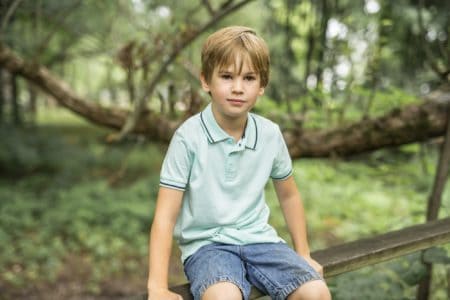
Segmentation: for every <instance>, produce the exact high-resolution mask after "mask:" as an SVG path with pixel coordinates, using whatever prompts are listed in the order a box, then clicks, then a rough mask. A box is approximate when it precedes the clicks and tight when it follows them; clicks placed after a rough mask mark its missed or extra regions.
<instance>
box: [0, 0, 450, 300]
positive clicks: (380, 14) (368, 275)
mask: <svg viewBox="0 0 450 300" xmlns="http://www.w3.org/2000/svg"><path fill="white" fill-rule="evenodd" d="M449 15H450V2H449V1H439V0H399V1H388V0H358V1H350V0H304V1H300V0H272V1H268V0H258V1H248V0H240V1H238V0H235V1H233V0H204V1H200V0H198V1H195V0H190V1H170V0H166V1H157V0H154V1H153V0H149V1H145V0H114V1H106V0H96V1H93V0H64V1H60V0H36V1H29V0H2V1H0V270H1V272H0V299H126V298H127V297H131V296H136V295H140V294H142V293H144V292H145V291H146V281H147V255H148V253H147V246H148V232H149V227H150V224H151V221H152V214H153V209H154V206H155V196H156V193H157V190H158V183H159V169H160V166H161V163H162V159H163V157H164V153H165V150H166V148H167V143H168V141H169V139H170V136H171V134H172V133H173V130H174V129H175V128H176V126H178V124H180V122H181V121H182V120H184V119H186V118H187V117H189V116H190V115H192V114H195V113H196V112H198V111H200V110H201V109H202V108H203V107H204V106H205V105H206V104H207V103H208V101H209V99H208V97H209V96H208V95H207V94H204V93H203V92H202V91H201V89H200V85H199V81H198V75H199V67H200V65H199V60H200V47H201V45H202V42H203V41H204V39H205V38H206V36H207V35H208V34H210V33H212V32H213V31H215V30H217V29H218V28H221V27H223V26H227V25H245V26H250V27H253V28H254V29H255V30H256V32H257V33H258V34H259V35H260V36H262V37H263V38H264V39H265V40H266V41H267V43H268V45H269V48H270V50H271V63H272V69H271V80H270V84H269V87H268V88H267V90H266V94H265V95H264V97H263V98H261V99H260V100H259V102H258V104H257V106H256V107H255V111H256V112H257V113H259V114H261V115H263V116H266V117H268V118H271V119H272V120H274V121H276V122H278V123H279V124H280V126H281V127H282V129H283V130H284V132H285V133H286V138H287V141H288V144H289V148H290V150H291V153H292V155H293V157H294V158H295V160H294V174H295V179H296V181H297V183H298V186H299V189H300V191H301V193H302V197H303V200H304V203H305V207H306V210H307V218H308V220H307V221H308V229H309V232H310V233H309V239H310V246H311V248H312V250H317V249H322V248H326V247H329V246H332V245H337V244H340V243H343V242H346V241H351V240H356V239H359V238H363V237H370V236H373V235H375V234H379V233H384V232H387V231H391V230H395V229H401V228H403V227H406V226H409V225H413V224H417V223H421V222H424V221H425V218H426V209H427V199H428V198H429V196H430V194H431V190H432V187H433V182H434V178H435V173H436V170H437V166H438V158H439V150H440V146H441V144H442V142H443V137H442V136H443V135H444V132H445V129H444V128H443V125H442V124H445V118H446V115H445V114H440V113H441V112H442V111H441V110H436V111H435V112H430V114H431V115H432V116H435V117H433V118H434V119H436V120H438V121H439V120H441V121H440V122H441V123H439V124H441V125H439V126H441V127H440V131H439V130H438V131H435V130H428V129H429V126H427V123H423V120H422V119H420V118H418V117H415V116H412V117H409V118H408V116H409V115H408V114H407V113H405V114H403V113H404V112H406V111H407V109H408V107H417V108H421V107H423V105H426V104H427V103H428V102H430V101H431V100H433V97H434V96H433V95H438V96H439V95H441V96H442V95H444V96H445V95H447V96H446V97H447V99H448V94H449V91H450V88H449V78H450V77H449V74H450V47H449V46H450V39H449V32H450V18H449V17H450V16H449ZM438 98H439V97H438ZM444 98H445V97H444ZM430 99H431V100H430ZM447 102H448V100H447ZM434 114H435V115H434ZM398 116H402V118H403V117H404V118H405V119H402V120H403V121H405V122H406V121H407V122H409V123H408V124H409V125H408V126H410V127H409V128H410V129H409V130H406V131H405V132H403V133H393V132H392V131H391V125H390V124H391V123H390V122H391V121H394V122H395V120H397V119H399V117H398ZM371 120H381V121H379V122H378V127H377V128H379V129H380V130H381V133H382V135H384V136H385V137H386V136H387V137H389V136H390V134H391V137H392V138H390V139H389V138H388V139H387V140H388V142H383V143H376V139H377V138H376V137H370V134H371V131H366V132H363V133H358V132H356V133H354V132H350V131H348V130H347V129H348V128H350V127H348V126H354V127H352V128H361V129H364V128H366V126H367V124H369V122H370V121H371ZM403 121H402V122H403ZM346 128H347V129H346ZM346 130H347V131H346ZM427 130H428V131H427ZM338 131H339V132H344V136H347V140H346V139H343V138H341V139H339V138H337V144H338V147H340V148H339V149H347V150H346V151H342V152H340V151H337V150H336V149H334V150H333V149H328V150H327V149H325V150H323V151H319V150H317V149H309V148H308V147H306V146H299V145H302V138H301V137H302V135H303V134H305V136H306V135H308V136H309V137H310V139H311V140H317V141H320V142H319V143H322V142H323V143H325V142H326V141H327V139H331V138H335V136H334V135H333V133H336V132H338ZM323 132H330V135H328V136H325V138H324V136H323V135H320V133H323ZM353 134H355V135H353ZM405 136H407V138H406V137H405ZM354 141H362V142H361V143H362V144H369V143H371V144H373V145H374V146H371V147H368V148H364V147H362V148H357V147H356V146H354V144H353V142H354ZM305 147H306V148H305ZM299 149H300V150H299ZM266 198H267V202H268V204H269V206H270V207H271V209H272V215H271V219H270V222H271V224H273V225H274V226H275V227H276V228H277V230H278V231H279V233H280V235H281V236H283V237H284V238H286V240H287V241H289V236H288V234H287V230H286V227H285V225H284V220H283V217H282V215H281V212H280V210H279V207H278V203H277V200H276V197H275V192H274V189H273V186H272V184H271V183H270V182H269V183H268V185H267V188H266ZM449 215H450V191H449V188H448V184H447V187H446V188H445V189H444V192H443V194H442V204H441V207H440V210H439V217H441V218H442V217H448V216H449ZM433 253H435V254H434V255H435V258H434V260H433V261H434V262H435V267H434V268H433V280H432V285H431V297H430V299H448V298H449V294H450V259H449V253H450V246H449V245H448V244H447V245H444V246H442V247H439V248H436V249H434V252H433ZM170 273H171V277H170V284H171V285H174V284H180V283H183V282H185V281H186V279H185V278H184V275H183V271H182V266H181V264H180V261H179V252H178V250H177V248H176V246H174V251H173V257H172V263H171V267H170ZM424 274H425V269H424V266H423V265H422V263H421V260H420V254H413V255H409V256H406V257H402V258H400V259H396V260H393V261H390V262H387V263H382V264H377V265H374V266H371V267H367V268H364V269H361V270H358V271H354V272H350V273H346V274H343V275H340V276H337V277H334V278H332V279H330V280H329V285H330V288H331V291H332V294H333V299H415V296H416V290H417V285H418V283H419V282H420V280H421V279H422V278H423V277H424Z"/></svg>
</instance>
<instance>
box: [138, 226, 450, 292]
mask: <svg viewBox="0 0 450 300" xmlns="http://www.w3.org/2000/svg"><path fill="white" fill-rule="evenodd" d="M448 242H450V218H445V219H442V220H438V221H433V222H428V223H425V224H419V225H414V226H411V227H407V228H404V229H401V230H396V231H391V232H388V233H385V234H381V235H377V236H374V237H371V238H365V239H360V240H356V241H353V242H349V243H345V244H341V245H337V246H334V247H330V248H327V249H323V250H319V251H315V252H313V253H312V254H311V255H312V257H313V258H314V259H316V260H317V261H318V262H319V263H321V264H322V266H323V267H324V277H325V278H330V277H332V276H336V275H338V274H342V273H346V272H350V271H353V270H356V269H359V268H362V267H366V266H370V265H374V264H377V263H380V262H383V261H387V260H390V259H393V258H396V257H400V256H404V255H407V254H411V253H414V252H417V251H420V250H424V249H428V248H431V247H433V246H437V245H441V244H446V243H448ZM170 289H171V290H172V291H174V292H176V293H178V294H179V295H181V296H182V297H183V299H184V300H192V299H193V298H192V295H191V293H190V291H189V284H187V283H186V284H182V285H178V286H174V287H171V288H170ZM263 298H264V295H263V294H262V293H261V292H260V291H258V290H257V289H256V288H253V289H252V293H251V296H250V299H263ZM140 299H144V300H146V299H147V298H146V296H145V295H144V296H143V297H141V298H140ZM266 299H267V298H266Z"/></svg>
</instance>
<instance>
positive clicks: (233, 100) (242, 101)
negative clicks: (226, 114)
mask: <svg viewBox="0 0 450 300" xmlns="http://www.w3.org/2000/svg"><path fill="white" fill-rule="evenodd" d="M227 101H228V102H230V103H232V104H244V103H245V100H242V99H227Z"/></svg>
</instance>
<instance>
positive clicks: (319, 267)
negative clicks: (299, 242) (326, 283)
mask: <svg viewBox="0 0 450 300" xmlns="http://www.w3.org/2000/svg"><path fill="white" fill-rule="evenodd" d="M303 258H304V259H305V260H306V262H307V263H308V264H309V265H310V266H311V267H313V269H314V270H316V272H317V273H319V274H320V276H322V277H323V267H322V265H321V264H319V263H318V262H317V261H315V260H314V259H313V258H312V257H311V256H303Z"/></svg>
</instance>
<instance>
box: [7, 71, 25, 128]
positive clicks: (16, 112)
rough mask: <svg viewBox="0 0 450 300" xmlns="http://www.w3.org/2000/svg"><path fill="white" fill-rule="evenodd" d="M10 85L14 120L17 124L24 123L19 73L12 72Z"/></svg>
mask: <svg viewBox="0 0 450 300" xmlns="http://www.w3.org/2000/svg"><path fill="white" fill-rule="evenodd" d="M9 79H10V86H11V95H10V97H11V98H10V102H11V112H12V120H13V123H14V124H15V125H18V126H20V125H22V112H21V109H20V104H19V85H18V82H17V75H16V74H11V77H10V78H9Z"/></svg>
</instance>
